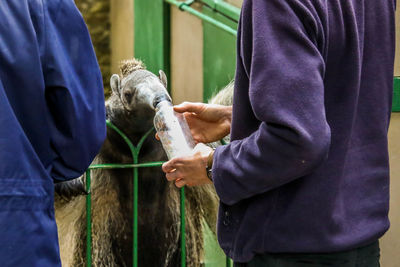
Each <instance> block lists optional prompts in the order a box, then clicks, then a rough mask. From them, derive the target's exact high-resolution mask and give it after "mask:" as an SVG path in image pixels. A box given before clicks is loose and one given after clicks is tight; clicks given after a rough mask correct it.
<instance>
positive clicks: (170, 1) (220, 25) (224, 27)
mask: <svg viewBox="0 0 400 267" xmlns="http://www.w3.org/2000/svg"><path fill="white" fill-rule="evenodd" d="M164 1H165V2H166V3H168V4H171V5H174V6H177V7H178V8H179V9H180V10H182V11H186V12H188V13H190V14H192V15H194V16H196V17H198V18H200V19H201V20H204V21H207V22H208V23H211V24H212V25H214V26H216V27H218V28H220V29H222V30H224V31H226V32H228V33H230V34H232V35H234V36H237V31H236V30H234V29H232V28H231V27H229V26H228V25H226V24H225V23H221V22H219V21H218V20H216V19H214V18H212V17H210V16H207V15H205V14H203V13H201V12H199V11H197V10H196V9H194V8H192V7H190V5H191V4H192V3H194V2H195V1H194V0H188V1H184V2H182V1H176V0H164ZM208 2H209V1H208ZM218 2H219V1H217V2H216V3H218ZM216 3H214V5H215V7H219V8H221V7H222V5H217V4H216ZM215 10H218V11H219V10H220V9H216V8H215ZM232 13H233V12H232Z"/></svg>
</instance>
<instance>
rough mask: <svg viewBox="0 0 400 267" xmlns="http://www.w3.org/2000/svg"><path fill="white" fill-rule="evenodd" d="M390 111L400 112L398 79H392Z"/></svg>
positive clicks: (399, 84)
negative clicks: (391, 104)
mask: <svg viewBox="0 0 400 267" xmlns="http://www.w3.org/2000/svg"><path fill="white" fill-rule="evenodd" d="M392 111H393V112H400V77H394V83H393V107H392Z"/></svg>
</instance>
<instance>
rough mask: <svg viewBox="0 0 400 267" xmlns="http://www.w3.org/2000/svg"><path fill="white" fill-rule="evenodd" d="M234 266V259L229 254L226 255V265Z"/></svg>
mask: <svg viewBox="0 0 400 267" xmlns="http://www.w3.org/2000/svg"><path fill="white" fill-rule="evenodd" d="M232 266H233V264H232V260H231V259H230V258H229V257H228V256H227V257H226V267H232Z"/></svg>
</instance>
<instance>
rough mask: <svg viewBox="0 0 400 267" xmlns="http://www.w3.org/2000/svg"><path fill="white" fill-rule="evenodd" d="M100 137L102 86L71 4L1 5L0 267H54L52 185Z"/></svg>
mask: <svg viewBox="0 0 400 267" xmlns="http://www.w3.org/2000/svg"><path fill="white" fill-rule="evenodd" d="M105 134H106V128H105V108H104V97H103V86H102V80H101V74H100V71H99V66H98V64H97V60H96V57H95V53H94V51H93V47H92V44H91V40H90V37H89V34H88V31H87V28H86V26H85V23H84V21H83V19H82V16H81V14H80V13H79V11H78V10H77V8H76V6H75V4H74V2H73V0H49V1H47V0H2V1H1V2H0V240H1V245H0V265H1V266H18V267H21V266H40V267H43V266H60V256H59V249H58V239H57V227H56V224H55V218H54V207H53V201H54V196H53V195H54V182H55V181H64V180H68V179H72V178H75V177H78V176H79V175H81V174H82V173H83V172H84V171H85V169H86V168H87V167H88V165H89V164H90V163H91V161H92V160H93V158H94V156H95V155H96V153H97V152H98V150H99V148H100V146H101V144H102V142H103V140H104V138H105Z"/></svg>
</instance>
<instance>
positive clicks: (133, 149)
mask: <svg viewBox="0 0 400 267" xmlns="http://www.w3.org/2000/svg"><path fill="white" fill-rule="evenodd" d="M106 123H107V126H108V128H110V129H112V130H114V131H115V132H117V133H118V134H119V135H120V136H121V138H122V139H123V140H124V141H125V143H126V144H127V145H128V146H129V149H130V151H131V154H132V159H133V163H132V164H114V163H106V164H94V165H91V166H90V167H89V168H88V169H87V171H86V191H87V196H86V231H87V232H86V266H87V267H91V266H92V191H91V170H94V169H126V168H132V169H133V251H132V253H133V254H132V255H133V266H134V267H138V179H139V170H138V168H144V167H158V166H161V165H162V164H163V162H162V161H156V162H146V163H139V153H140V149H141V148H142V146H143V143H144V141H145V140H146V139H147V137H148V136H149V135H150V133H152V132H153V131H154V128H152V129H150V130H149V131H148V132H147V133H145V134H144V136H143V137H142V138H141V139H140V141H139V143H138V144H137V145H136V146H134V145H133V144H132V142H131V141H130V140H129V138H128V137H127V136H126V135H125V134H124V133H123V132H122V131H121V130H120V129H118V128H117V127H116V126H115V125H114V124H112V123H111V122H110V121H108V120H107V121H106ZM180 223H181V227H180V231H181V240H180V243H181V244H180V245H181V246H180V247H181V267H185V266H186V240H185V239H186V235H185V232H186V231H185V188H184V187H183V188H181V190H180ZM226 262H227V265H226V266H227V267H229V266H231V264H232V263H231V260H230V259H229V258H227V261H226Z"/></svg>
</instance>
